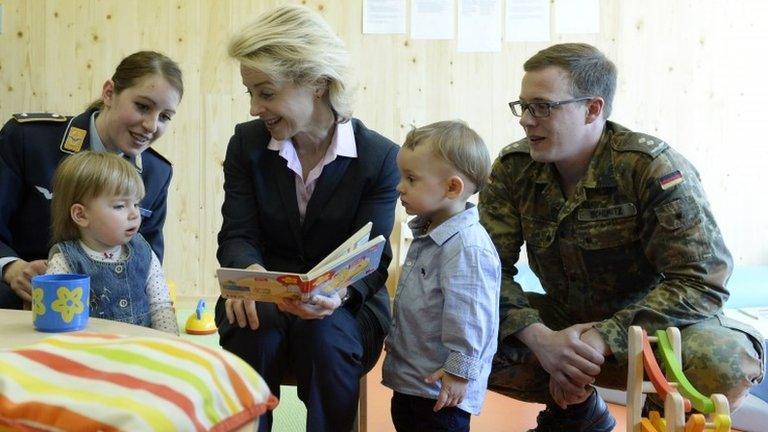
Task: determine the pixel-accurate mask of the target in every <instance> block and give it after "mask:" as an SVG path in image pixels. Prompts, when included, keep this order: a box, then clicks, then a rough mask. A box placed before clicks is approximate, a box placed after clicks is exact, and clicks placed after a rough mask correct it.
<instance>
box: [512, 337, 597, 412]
mask: <svg viewBox="0 0 768 432" xmlns="http://www.w3.org/2000/svg"><path fill="white" fill-rule="evenodd" d="M590 328H592V324H576V325H573V326H571V327H568V328H565V329H563V330H559V331H553V330H551V329H550V328H548V327H546V326H545V325H544V324H541V323H536V324H531V325H530V326H528V327H526V328H525V329H523V330H521V331H520V332H518V334H517V337H518V338H519V339H520V340H521V341H523V342H524V343H525V344H526V345H527V346H528V348H530V349H531V351H533V353H534V354H535V355H536V358H537V359H538V360H539V363H540V364H541V367H543V368H544V370H546V371H547V372H548V373H549V375H550V376H551V377H552V379H553V380H555V381H556V383H557V384H558V386H559V388H561V389H562V390H563V392H565V393H566V394H570V395H573V396H574V397H577V396H578V395H581V394H582V392H583V391H584V388H585V387H586V386H587V385H589V384H592V383H593V382H594V381H595V377H596V376H597V375H599V374H600V366H601V365H602V364H603V362H604V361H605V358H604V357H603V355H602V354H600V353H599V352H598V351H597V350H595V349H594V348H593V347H592V346H590V345H589V344H587V343H585V342H584V341H582V340H581V339H580V337H581V334H582V333H584V332H586V331H587V330H589V329H590Z"/></svg>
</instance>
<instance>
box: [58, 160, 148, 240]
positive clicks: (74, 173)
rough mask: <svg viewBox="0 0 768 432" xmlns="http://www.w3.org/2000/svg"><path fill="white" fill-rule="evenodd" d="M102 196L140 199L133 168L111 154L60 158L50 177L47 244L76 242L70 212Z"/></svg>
mask: <svg viewBox="0 0 768 432" xmlns="http://www.w3.org/2000/svg"><path fill="white" fill-rule="evenodd" d="M103 195H108V196H123V195H127V196H133V197H136V198H137V199H141V198H143V197H144V183H143V182H142V180H141V176H139V173H138V172H137V171H136V168H135V167H134V166H132V165H131V164H130V163H128V161H126V160H125V159H123V158H122V157H120V156H118V155H116V154H113V153H95V152H92V151H83V152H80V153H77V154H74V155H72V156H69V157H67V158H66V159H64V160H63V161H62V162H61V163H60V164H59V166H58V168H56V172H55V173H54V175H53V201H52V202H51V233H52V237H51V243H52V244H55V243H58V242H61V241H66V240H76V239H79V238H80V231H79V229H78V226H77V224H75V222H74V221H73V220H72V217H71V215H70V209H71V208H72V206H73V205H74V204H86V203H88V202H89V201H91V200H93V199H94V198H98V197H100V196H103Z"/></svg>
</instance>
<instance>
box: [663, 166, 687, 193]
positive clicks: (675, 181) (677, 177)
mask: <svg viewBox="0 0 768 432" xmlns="http://www.w3.org/2000/svg"><path fill="white" fill-rule="evenodd" d="M682 182H683V173H681V172H680V171H672V172H671V173H669V174H667V175H665V176H663V177H661V178H660V179H659V185H660V186H661V190H667V189H669V188H671V187H675V186H677V185H679V184H680V183H682Z"/></svg>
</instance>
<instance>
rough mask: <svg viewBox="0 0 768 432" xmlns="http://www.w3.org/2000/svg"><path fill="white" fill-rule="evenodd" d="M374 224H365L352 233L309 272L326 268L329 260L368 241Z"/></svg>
mask: <svg viewBox="0 0 768 432" xmlns="http://www.w3.org/2000/svg"><path fill="white" fill-rule="evenodd" d="M372 226H373V224H372V223H371V222H368V223H367V224H365V225H363V227H362V228H360V229H359V230H357V232H356V233H354V234H352V236H351V237H349V238H348V239H347V240H346V241H345V242H344V243H342V244H341V246H339V247H337V248H336V249H334V251H333V252H331V253H329V254H328V256H327V257H325V258H324V259H323V260H322V261H320V262H319V263H317V265H316V266H315V267H314V268H313V269H312V270H310V271H309V272H310V273H312V272H313V271H315V269H319V268H324V267H325V265H326V264H328V263H329V262H331V261H333V260H335V259H337V258H339V257H341V256H343V255H346V254H348V253H350V252H351V251H352V250H353V249H357V248H359V247H360V246H361V245H363V244H365V243H366V242H368V239H369V238H370V237H371V227H372Z"/></svg>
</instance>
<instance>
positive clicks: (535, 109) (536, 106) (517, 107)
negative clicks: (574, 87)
mask: <svg viewBox="0 0 768 432" xmlns="http://www.w3.org/2000/svg"><path fill="white" fill-rule="evenodd" d="M589 99H592V97H591V96H588V97H580V98H576V99H569V100H564V101H560V102H530V103H529V102H524V101H514V102H510V103H509V109H511V110H512V114H513V115H514V116H515V117H522V116H523V114H524V113H525V110H528V112H530V113H531V115H532V116H534V117H536V118H542V117H549V115H550V114H551V111H552V108H555V107H559V106H560V105H565V104H569V103H573V102H581V101H585V100H589Z"/></svg>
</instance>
